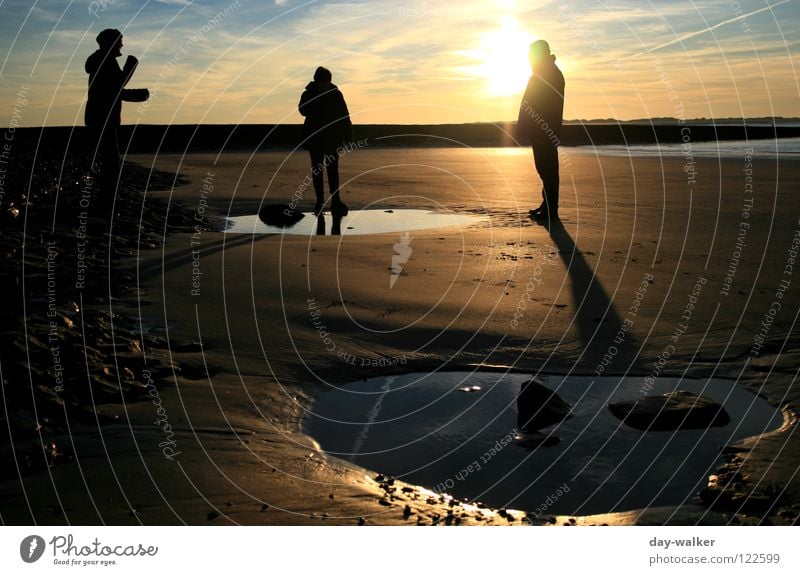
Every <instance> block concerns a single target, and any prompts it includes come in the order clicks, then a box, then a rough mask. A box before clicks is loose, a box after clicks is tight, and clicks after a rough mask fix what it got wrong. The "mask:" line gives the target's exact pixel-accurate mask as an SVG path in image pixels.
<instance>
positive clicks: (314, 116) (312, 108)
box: [298, 66, 353, 217]
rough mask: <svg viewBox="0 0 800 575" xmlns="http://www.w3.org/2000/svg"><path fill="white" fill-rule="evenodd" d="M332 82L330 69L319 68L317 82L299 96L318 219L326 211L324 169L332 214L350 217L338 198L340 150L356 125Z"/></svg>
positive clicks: (308, 86) (350, 138)
mask: <svg viewBox="0 0 800 575" xmlns="http://www.w3.org/2000/svg"><path fill="white" fill-rule="evenodd" d="M332 79H333V76H332V74H331V72H330V70H328V69H327V68H323V67H322V66H320V67H319V68H317V70H316V71H315V72H314V81H313V82H309V84H308V85H307V86H306V89H305V91H304V92H303V95H302V96H301V97H300V104H299V105H298V109H299V110H300V114H302V115H303V116H305V118H306V119H305V122H304V123H303V131H304V138H305V139H304V145H305V148H306V149H307V150H308V153H309V155H310V156H311V178H312V181H313V182H314V192H315V194H316V196H317V202H316V204H315V206H314V214H315V215H317V216H319V215H320V214H321V213H322V212H323V210H324V208H325V188H324V182H323V174H322V173H323V170H325V171H327V173H328V186H329V187H330V190H331V212H332V213H333V214H334V215H335V216H340V217H341V216H344V215H347V205H345V203H344V202H342V200H341V198H340V197H339V148H341V147H342V146H343V145H344V144H347V143H348V142H350V141H351V140H352V139H353V125H352V124H351V122H350V113H349V112H348V110H347V104H346V103H345V101H344V96H343V95H342V93H341V92H340V91H339V88H337V87H336V85H335V84H333V83H332V82H331V80H332Z"/></svg>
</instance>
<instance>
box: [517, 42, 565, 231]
mask: <svg viewBox="0 0 800 575" xmlns="http://www.w3.org/2000/svg"><path fill="white" fill-rule="evenodd" d="M528 56H529V58H530V62H531V69H532V71H533V74H532V75H531V77H530V79H529V80H528V86H527V88H526V89H525V95H524V96H523V98H522V104H520V108H519V117H518V119H517V139H518V140H520V143H527V144H530V145H531V147H532V148H533V160H534V164H535V165H536V171H537V172H538V173H539V177H540V178H541V179H542V186H543V188H542V204H541V205H540V206H539V207H538V208H535V209H533V210H531V211H530V214H531V216H532V217H534V218H537V219H546V220H553V219H558V187H559V173H558V145H559V143H560V136H561V123H562V120H563V115H564V75H563V74H562V73H561V70H559V69H558V66H556V63H555V62H556V57H555V56H554V55H553V54H551V53H550V46H549V45H548V43H547V42H545V41H544V40H537V41H536V42H534V43H533V44H531V47H530V52H529V54H528Z"/></svg>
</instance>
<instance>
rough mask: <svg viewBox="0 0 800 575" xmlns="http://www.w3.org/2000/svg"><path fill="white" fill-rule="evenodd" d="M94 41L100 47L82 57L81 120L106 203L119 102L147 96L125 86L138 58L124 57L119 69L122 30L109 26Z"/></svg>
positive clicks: (116, 168)
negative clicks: (85, 79) (85, 90)
mask: <svg viewBox="0 0 800 575" xmlns="http://www.w3.org/2000/svg"><path fill="white" fill-rule="evenodd" d="M97 43H98V44H99V45H100V47H99V48H98V49H97V51H96V52H94V53H93V54H92V55H91V56H89V57H88V58H87V59H86V65H85V70H86V73H87V74H89V98H88V101H87V102H86V114H85V117H84V119H85V123H86V126H87V128H89V133H90V138H91V141H92V147H93V148H94V149H93V155H94V161H93V163H96V162H99V164H100V182H99V183H100V188H101V192H102V194H101V196H100V197H101V198H102V203H104V204H108V205H110V204H111V203H112V201H113V198H114V195H113V194H114V191H115V190H116V185H117V181H118V179H119V172H120V167H121V163H120V158H119V144H118V141H117V132H118V130H119V126H120V122H121V110H122V102H123V100H124V101H126V102H143V101H145V100H147V99H148V98H149V97H150V92H148V91H147V90H128V89H125V86H126V85H127V84H128V81H129V80H130V79H131V76H133V72H134V71H135V70H136V66H137V65H138V63H139V61H138V60H137V59H136V58H134V57H133V56H128V59H127V60H126V61H125V67H124V68H122V69H120V67H119V64H118V63H117V58H119V57H120V56H121V55H122V52H121V49H122V32H120V31H119V30H114V29H111V28H109V29H106V30H103V31H102V32H100V33H99V34H98V35H97Z"/></svg>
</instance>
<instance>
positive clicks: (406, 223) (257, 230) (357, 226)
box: [225, 209, 489, 236]
mask: <svg viewBox="0 0 800 575" xmlns="http://www.w3.org/2000/svg"><path fill="white" fill-rule="evenodd" d="M303 215H304V216H305V217H304V218H303V219H302V220H300V221H299V222H297V223H296V224H295V225H293V226H290V227H285V228H282V227H279V226H268V225H267V224H265V223H264V222H262V221H261V220H260V219H259V217H258V214H255V215H249V216H238V217H234V218H228V228H227V229H226V230H225V232H226V233H229V234H288V235H301V236H313V235H326V234H331V235H348V236H349V235H363V234H383V233H390V232H392V233H396V232H407V231H413V230H427V229H437V228H449V227H466V226H471V225H475V224H481V223H484V222H487V221H488V220H489V218H488V217H486V216H479V215H474V214H456V213H452V212H450V213H447V212H433V211H430V210H411V209H409V210H406V209H397V210H351V211H350V213H349V214H348V215H346V216H344V217H343V218H334V217H333V216H331V214H330V213H325V214H324V215H323V216H321V217H319V218H318V217H317V216H315V215H314V214H313V213H311V212H303Z"/></svg>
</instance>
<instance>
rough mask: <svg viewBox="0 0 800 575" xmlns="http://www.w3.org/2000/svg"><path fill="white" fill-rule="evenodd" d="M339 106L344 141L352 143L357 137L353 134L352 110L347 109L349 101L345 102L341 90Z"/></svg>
mask: <svg viewBox="0 0 800 575" xmlns="http://www.w3.org/2000/svg"><path fill="white" fill-rule="evenodd" d="M339 107H340V110H339V113H340V116H339V117H340V125H341V126H342V141H343V142H344V143H350V142H352V141H353V140H354V139H355V137H354V136H353V122H352V121H351V120H350V110H348V109H347V102H345V100H344V94H342V93H341V92H339Z"/></svg>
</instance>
